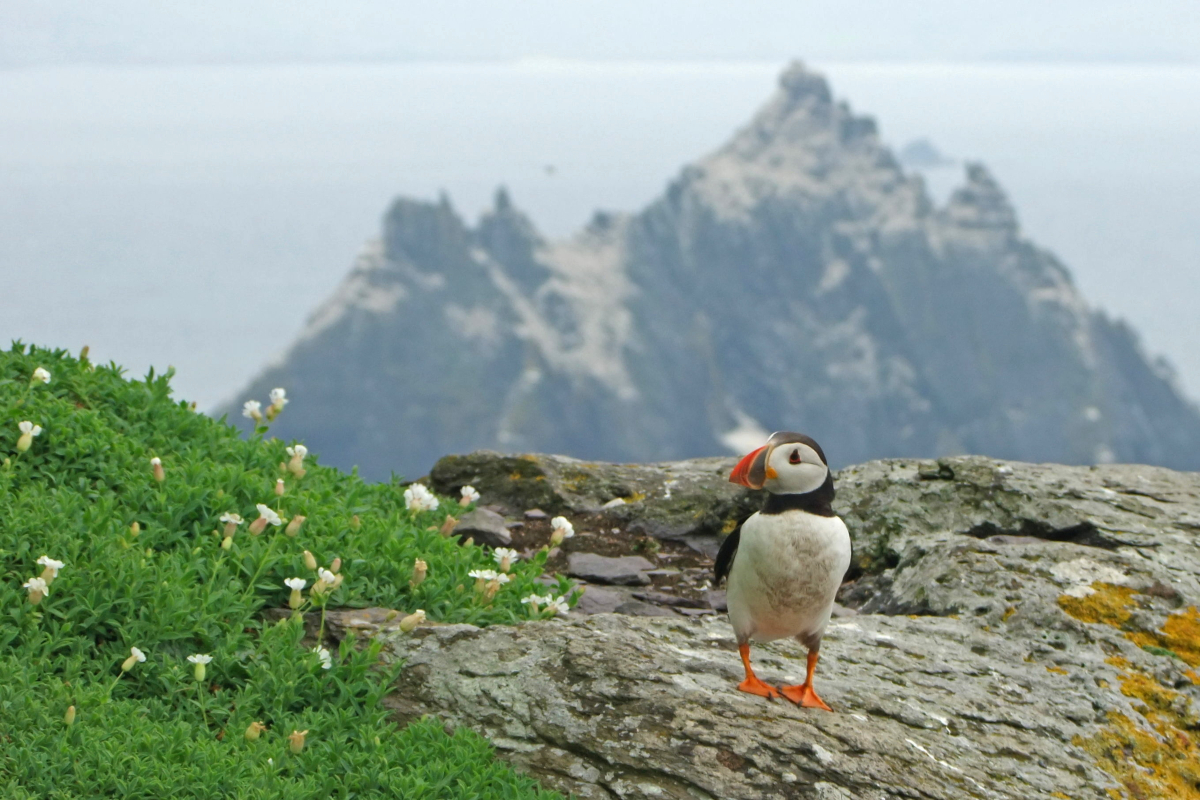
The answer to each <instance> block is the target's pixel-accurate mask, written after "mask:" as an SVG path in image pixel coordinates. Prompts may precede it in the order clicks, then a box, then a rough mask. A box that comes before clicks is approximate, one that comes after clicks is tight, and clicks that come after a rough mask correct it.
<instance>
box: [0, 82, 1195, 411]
mask: <svg viewBox="0 0 1200 800" xmlns="http://www.w3.org/2000/svg"><path fill="white" fill-rule="evenodd" d="M783 66H784V65H783V64H781V63H777V62H770V63H759V62H749V63H747V62H715V63H712V62H694V63H693V62H688V63H671V62H653V63H611V62H590V63H589V62H562V61H517V62H508V63H501V62H489V63H483V62H480V63H379V64H362V63H359V64H323V65H306V66H297V65H279V66H162V67H156V66H113V67H101V66H63V67H38V68H27V69H14V70H8V71H0V341H4V342H5V343H7V341H8V340H9V339H18V338H19V339H22V340H24V341H26V342H31V343H38V344H45V345H52V346H61V347H68V348H71V349H78V348H79V347H81V346H82V345H84V344H88V345H90V346H91V348H92V354H93V358H94V359H100V360H103V361H108V360H114V361H116V362H118V363H120V364H122V365H124V366H126V367H127V368H128V369H129V370H130V372H131V373H132V374H135V375H141V374H144V372H145V370H146V369H147V368H148V367H149V366H151V365H153V366H154V367H155V368H157V369H159V370H161V369H165V368H166V367H167V366H168V365H173V366H175V367H176V369H177V371H178V373H177V378H176V379H175V386H176V389H177V394H178V396H180V397H181V398H184V399H188V400H195V401H197V402H198V403H199V405H200V407H201V408H212V407H213V406H214V405H216V404H217V403H219V402H221V401H223V400H226V399H231V398H233V395H234V394H235V393H236V392H237V391H238V390H239V388H240V386H241V385H243V384H244V383H245V382H246V381H247V380H248V379H249V378H250V377H251V376H252V375H253V374H254V373H255V372H256V371H257V370H258V369H259V368H260V367H261V366H262V365H263V364H264V363H265V362H267V361H269V360H270V359H272V358H273V357H275V356H277V355H278V354H279V353H280V352H281V351H282V350H283V349H284V348H285V347H286V346H287V345H288V343H289V342H290V341H291V339H292V338H293V336H294V335H295V334H296V333H297V332H298V331H299V329H300V328H301V326H302V325H303V322H304V319H305V317H306V316H307V314H308V313H309V312H310V311H311V310H312V309H313V308H314V306H315V305H316V304H317V303H318V302H320V301H321V300H322V299H323V297H324V296H325V295H326V294H328V293H329V292H330V291H331V290H332V289H333V288H334V287H335V286H336V284H337V283H338V281H339V280H340V278H341V277H342V275H343V274H344V273H345V271H346V270H347V268H348V267H349V265H350V263H351V260H352V259H353V257H354V255H355V254H356V252H357V251H358V250H359V248H360V247H361V246H362V244H363V242H364V241H365V240H366V239H368V238H369V237H372V236H374V235H376V234H377V232H378V228H379V220H380V217H381V215H382V213H383V211H384V210H385V208H386V206H387V205H388V203H389V202H390V201H391V199H392V198H394V197H395V196H397V195H412V196H417V197H422V198H434V197H436V196H437V195H438V193H439V192H442V191H444V192H446V193H447V194H448V195H449V196H450V198H451V200H452V201H453V203H454V204H455V206H456V207H457V208H458V209H459V210H460V212H461V213H463V214H464V215H465V216H466V217H467V218H468V220H471V221H473V220H474V219H475V218H476V216H477V215H478V213H479V212H480V211H481V210H482V209H483V208H484V207H485V206H486V205H488V204H489V203H490V199H491V196H492V194H493V192H494V190H495V188H496V187H497V186H498V185H501V184H503V185H505V186H507V187H508V188H509V190H510V191H511V193H512V196H513V198H514V201H515V202H516V203H517V205H518V206H520V207H521V208H522V209H524V210H525V211H526V212H527V213H529V215H530V216H531V217H532V218H533V220H534V221H535V223H536V224H537V226H538V227H539V229H540V230H541V231H542V232H543V233H544V234H546V235H547V236H551V237H559V236H566V235H570V234H571V233H572V232H573V231H575V230H576V229H578V228H579V227H580V226H581V225H582V224H584V223H585V222H586V220H587V219H588V218H589V217H590V216H591V214H592V213H593V212H594V211H595V210H596V209H609V210H631V211H632V210H636V209H638V208H640V207H642V206H643V205H644V204H646V203H647V202H648V201H650V200H651V199H653V198H654V197H655V196H656V195H657V194H658V193H659V192H660V191H661V190H662V189H663V187H664V185H665V184H666V182H667V181H668V180H669V179H670V178H671V177H673V176H674V175H675V174H676V173H677V172H678V170H679V169H680V167H681V166H682V165H683V164H685V163H686V162H688V161H690V160H692V159H694V158H696V157H698V156H700V155H702V154H704V153H707V152H709V151H711V150H712V149H714V148H715V147H717V146H718V145H719V144H721V143H722V142H723V141H724V140H725V139H726V138H727V137H728V136H729V135H730V134H731V133H732V132H733V130H734V129H735V128H737V127H738V126H739V125H741V124H743V123H744V122H745V121H746V120H747V119H748V118H749V117H750V115H751V114H752V113H753V112H754V110H755V109H756V108H757V107H758V106H759V105H760V104H762V103H763V102H764V101H765V99H766V98H767V96H768V95H769V94H770V92H771V91H772V90H773V88H774V85H775V80H776V78H777V76H778V73H779V72H780V70H781V69H782V68H783ZM812 66H813V67H815V68H816V69H819V70H821V71H823V72H824V73H825V74H826V75H828V77H829V78H830V80H831V82H832V85H833V89H834V92H835V94H836V95H837V96H839V97H840V98H843V99H846V100H848V101H849V102H850V104H851V105H852V106H853V107H854V108H855V110H857V111H859V112H861V113H868V114H871V115H873V116H875V117H876V119H877V120H878V121H879V124H880V130H881V134H882V136H883V138H884V139H885V140H886V141H887V142H888V143H889V144H891V145H893V146H895V147H896V148H897V149H898V148H899V147H901V146H903V145H904V144H906V143H907V142H909V141H910V140H913V139H917V138H923V137H927V138H928V139H930V140H931V141H932V142H933V143H934V144H935V145H936V146H937V147H938V148H939V149H940V150H941V151H942V152H943V153H945V154H946V155H948V156H949V157H950V158H952V159H955V160H957V161H962V160H964V159H979V160H982V161H983V162H985V163H986V164H987V165H988V166H989V167H990V168H991V170H992V171H993V172H994V174H995V175H996V176H997V178H998V179H999V181H1000V182H1001V183H1002V185H1003V186H1004V187H1005V188H1006V189H1007V190H1008V192H1009V193H1010V196H1011V197H1012V200H1013V202H1014V204H1015V206H1016V208H1017V210H1018V214H1019V217H1020V219H1021V221H1022V224H1023V226H1024V229H1025V232H1026V234H1027V235H1028V236H1030V237H1031V238H1033V239H1034V240H1035V241H1037V242H1038V243H1039V244H1041V245H1043V246H1045V247H1048V248H1049V249H1051V250H1053V251H1054V252H1055V253H1057V254H1058V255H1059V256H1060V257H1061V258H1062V260H1063V261H1064V262H1065V263H1066V264H1067V265H1068V267H1069V268H1070V269H1071V271H1072V273H1073V274H1074V276H1075V279H1076V280H1077V282H1078V283H1079V284H1080V285H1081V287H1082V288H1083V290H1084V292H1085V294H1086V296H1087V297H1088V298H1089V299H1090V301H1091V302H1092V303H1093V304H1094V305H1095V306H1098V307H1100V308H1103V309H1104V310H1106V311H1107V312H1109V313H1110V314H1112V315H1115V316H1119V317H1123V318H1125V319H1127V320H1128V321H1129V322H1131V323H1132V325H1133V326H1134V327H1135V328H1136V329H1137V330H1138V331H1140V333H1141V334H1142V337H1143V342H1144V344H1145V347H1146V349H1147V350H1148V351H1149V352H1150V353H1151V354H1156V355H1157V354H1161V355H1165V356H1166V357H1167V358H1168V360H1169V361H1170V362H1171V363H1172V364H1173V365H1174V366H1175V367H1176V368H1177V369H1178V371H1179V374H1180V378H1181V383H1182V384H1183V386H1184V388H1185V389H1186V390H1187V391H1188V392H1189V394H1190V395H1191V397H1193V398H1196V397H1200V347H1197V345H1200V314H1198V313H1197V311H1196V309H1197V306H1198V305H1200V269H1197V267H1198V266H1200V148H1198V147H1197V145H1196V142H1197V140H1198V139H1200V67H1197V66H1179V65H1138V64H1099V65H1087V64H1053V65H1038V64H1005V63H987V64H960V63H956V64H912V63H865V62H852V63H819V64H814V65H812ZM960 174H961V168H960V167H952V168H939V169H936V170H933V171H932V172H930V174H929V175H928V180H929V184H930V187H931V190H932V191H933V192H934V193H935V195H936V196H937V197H939V198H944V197H945V195H946V194H947V193H948V191H949V190H950V188H951V186H952V185H953V184H954V183H955V182H957V181H958V180H959V177H960ZM412 346H413V347H421V346H422V343H421V342H413V343H412Z"/></svg>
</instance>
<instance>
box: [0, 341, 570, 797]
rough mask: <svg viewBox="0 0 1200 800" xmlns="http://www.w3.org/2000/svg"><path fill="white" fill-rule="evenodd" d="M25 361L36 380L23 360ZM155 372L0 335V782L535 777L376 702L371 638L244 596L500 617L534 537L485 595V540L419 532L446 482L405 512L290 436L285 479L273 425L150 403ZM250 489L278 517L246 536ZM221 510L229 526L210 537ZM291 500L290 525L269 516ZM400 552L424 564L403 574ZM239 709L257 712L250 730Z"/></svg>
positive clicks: (407, 784)
mask: <svg viewBox="0 0 1200 800" xmlns="http://www.w3.org/2000/svg"><path fill="white" fill-rule="evenodd" d="M39 367H40V368H43V369H45V370H48V371H49V373H50V375H51V380H50V381H49V382H48V383H46V382H43V381H41V380H36V379H34V378H33V376H34V373H35V370H36V369H37V368H39ZM169 377H170V375H169V373H168V375H164V376H158V377H156V376H154V374H153V373H151V375H150V376H148V377H147V379H146V380H144V381H127V380H126V379H125V378H123V377H122V375H121V371H120V370H119V369H118V368H116V367H115V366H108V367H100V366H97V367H93V366H92V365H91V364H89V363H88V361H87V359H86V358H85V357H81V358H79V359H76V358H73V357H71V356H69V355H68V354H66V353H64V352H62V351H48V350H39V349H33V348H27V347H25V346H23V345H21V344H15V345H14V346H13V348H12V350H10V351H8V352H4V351H0V608H2V609H3V611H2V612H0V795H2V796H4V797H11V798H18V799H20V798H92V797H102V796H103V797H121V798H160V797H173V798H204V799H205V800H207V799H208V798H215V797H238V798H264V799H265V798H272V799H274V798H289V799H290V798H297V799H298V798H318V797H319V798H350V797H355V798H383V797H387V798H392V797H404V798H443V797H464V798H466V797H472V798H474V797H480V798H491V797H495V798H547V799H548V798H551V797H557V795H552V794H551V793H548V792H544V791H540V790H539V789H537V788H536V786H535V785H534V784H533V783H532V781H530V780H528V779H526V778H523V777H521V776H519V775H516V774H515V773H514V772H512V770H510V769H509V768H508V767H507V766H505V765H503V764H501V763H498V762H496V761H495V760H494V759H493V758H492V754H491V751H490V748H489V746H488V745H487V743H486V742H485V741H483V740H482V739H480V738H479V737H477V736H475V735H473V734H470V733H467V732H465V731H459V732H457V733H455V734H454V735H452V736H451V735H447V734H446V733H445V732H444V731H443V730H442V727H441V725H440V724H439V723H436V722H435V721H432V720H426V721H422V722H419V723H416V724H413V725H410V726H408V727H407V728H404V729H399V728H397V727H396V726H395V725H393V724H392V723H390V722H389V721H388V719H387V712H386V711H385V710H384V709H383V708H381V705H380V702H379V701H380V699H381V698H382V696H383V695H384V693H385V692H386V689H387V687H388V685H389V683H390V681H391V679H392V677H393V676H394V671H393V670H394V669H395V667H393V666H388V665H383V664H381V663H380V662H379V658H378V656H379V649H378V647H377V646H375V645H374V644H373V643H367V646H365V647H362V646H356V645H355V643H354V642H352V641H347V642H343V643H342V645H341V647H340V648H339V649H338V651H337V652H334V653H331V654H323V653H319V652H317V651H315V650H314V649H313V647H312V645H313V642H311V641H308V642H305V641H303V639H304V630H303V625H302V622H301V620H300V619H299V617H298V616H295V615H293V617H292V618H291V619H285V620H284V621H283V622H280V623H274V624H272V623H267V622H264V621H263V620H262V616H261V612H262V611H263V609H265V608H273V607H286V606H287V605H288V603H289V600H291V599H300V600H302V601H303V604H304V605H303V606H302V607H301V610H312V609H315V608H321V607H322V606H323V605H325V604H328V605H329V606H330V607H334V606H341V607H346V606H350V607H367V606H382V607H387V608H394V609H398V610H401V611H402V612H403V613H406V614H407V613H411V612H413V611H415V610H416V609H418V608H419V609H423V610H424V611H425V612H426V614H427V615H428V618H429V619H430V620H442V621H454V622H472V623H475V624H489V623H503V622H514V621H516V620H518V619H527V618H528V617H529V616H530V608H529V607H528V606H525V605H522V603H521V598H522V597H525V596H527V595H529V594H531V593H533V592H535V591H539V590H543V589H544V587H542V586H541V585H540V584H538V583H536V582H535V579H536V578H537V577H538V576H539V575H540V573H541V567H542V564H543V562H544V559H545V556H544V555H541V556H539V557H538V558H535V559H533V560H532V561H519V562H517V563H516V564H515V565H514V566H513V567H512V571H511V573H510V575H511V578H512V580H511V582H510V583H508V584H506V585H504V586H501V587H497V588H498V591H496V588H493V589H492V591H493V592H494V597H491V598H490V599H489V597H488V594H489V593H488V592H486V591H485V592H480V591H478V590H477V589H476V581H475V580H474V579H473V578H471V577H469V576H468V572H469V571H471V570H474V569H484V568H491V569H494V568H495V567H496V564H495V562H494V561H493V559H492V557H491V554H490V553H489V552H488V551H486V550H485V549H483V548H480V547H475V546H466V547H464V546H460V545H459V544H458V543H457V540H455V539H453V538H447V537H445V536H442V535H441V534H440V533H439V532H438V528H439V527H440V526H441V525H442V523H443V521H444V519H445V517H446V516H447V514H448V513H449V512H450V511H451V510H452V509H454V510H456V509H458V508H459V506H458V503H457V502H456V501H448V500H446V499H445V498H442V499H441V504H440V508H439V509H437V510H432V511H430V510H422V511H417V512H413V511H410V510H408V509H407V508H406V505H405V500H404V497H403V487H402V486H399V485H397V484H394V483H393V484H376V485H371V484H367V483H364V482H363V481H362V480H360V479H359V478H358V477H357V476H355V475H346V474H344V473H341V472H339V471H337V470H335V469H331V468H326V467H321V466H319V465H317V464H316V463H314V462H315V459H314V458H313V457H311V456H310V457H309V458H308V460H307V461H306V462H304V464H303V467H304V469H303V476H302V477H297V475H296V474H294V473H293V472H290V471H287V470H286V467H285V464H287V463H288V462H289V461H291V460H292V456H291V455H289V454H288V453H287V451H286V446H287V444H288V443H285V442H281V441H276V440H272V439H269V438H263V434H264V432H265V428H260V430H259V432H258V433H257V434H256V435H255V436H254V437H253V438H252V439H251V440H250V441H245V440H243V439H241V438H239V436H238V435H237V432H236V431H235V430H234V429H233V428H231V427H229V426H226V425H223V424H221V423H218V422H215V421H213V420H210V419H208V418H206V417H204V416H201V415H199V414H196V413H194V412H192V411H190V410H189V409H188V408H187V406H186V405H185V404H182V403H176V402H173V401H172V400H171V398H170V391H169V386H168V381H169ZM283 413H286V411H284V412H283ZM22 422H30V423H32V426H40V427H41V428H42V430H41V431H40V433H38V434H37V435H31V434H32V432H33V431H36V429H35V428H32V426H29V425H27V426H23V427H24V428H25V429H30V430H28V431H27V430H23V429H22V426H21V425H20V423H22ZM152 458H158V459H161V466H162V472H161V475H160V476H156V474H155V473H156V469H155V467H154V466H152V463H151V459H152ZM296 472H300V470H296ZM158 477H161V478H162V480H161V481H160V480H158ZM280 478H282V479H283V480H284V484H283V489H284V491H283V494H282V495H277V494H276V485H277V481H278V480H279V479H280ZM485 499H486V498H485ZM259 504H263V505H265V506H268V507H269V508H270V509H271V510H272V511H274V512H276V513H278V514H279V515H280V517H282V518H283V520H282V521H283V524H281V525H278V526H275V525H268V526H267V527H266V529H265V530H264V531H263V532H261V534H259V535H252V532H251V530H250V529H251V523H252V522H253V521H254V520H256V519H258V517H259V516H260V514H259V511H258V510H256V507H257V506H258V505H259ZM231 513H232V514H238V515H240V516H241V517H243V518H244V519H245V524H241V525H234V526H232V527H233V528H236V531H235V532H234V533H233V536H232V538H231V539H230V540H229V541H228V542H227V543H226V544H225V545H224V546H223V542H224V541H225V539H224V533H225V532H226V530H227V526H226V524H225V523H224V522H222V521H221V517H222V516H223V515H225V514H231ZM298 516H303V517H305V518H306V519H305V521H303V523H302V524H300V525H299V530H298V531H297V530H296V526H295V525H293V526H291V527H290V528H289V527H288V526H287V521H290V520H295V519H296V518H297V517H298ZM289 533H291V534H294V535H289ZM306 550H307V551H309V552H310V553H311V554H312V556H313V558H314V559H315V562H316V563H317V564H318V566H319V568H321V569H326V570H329V571H330V572H332V573H337V574H338V575H340V578H339V579H338V580H337V581H336V582H335V583H336V584H337V585H336V586H335V587H333V588H332V591H326V592H325V593H324V594H321V593H319V592H317V593H314V591H313V588H314V583H317V582H318V580H319V575H318V573H317V572H316V571H315V570H314V569H312V562H311V561H310V562H309V563H308V564H307V565H306V557H305V551H306ZM42 556H48V557H49V558H51V559H55V560H58V561H62V562H65V566H63V567H62V568H61V570H59V571H58V574H57V576H56V577H53V578H52V579H51V580H50V581H49V585H48V592H47V593H45V594H44V596H43V593H42V592H41V591H40V590H39V585H38V584H37V583H36V581H34V580H32V579H34V578H36V577H38V576H42V577H44V578H51V575H50V573H52V572H53V569H52V568H47V567H46V566H45V565H44V564H39V563H38V560H39V558H40V557H42ZM335 558H340V565H339V564H337V563H335V561H334V560H335ZM416 559H422V560H424V561H425V562H427V564H428V573H427V577H425V579H424V580H423V581H421V582H420V583H419V584H418V585H416V586H415V588H410V582H411V580H412V578H413V568H414V562H415V560H416ZM294 577H299V578H303V579H305V581H306V588H305V589H304V591H303V592H302V593H301V597H300V598H294V596H293V594H292V592H291V590H290V589H289V588H288V587H286V586H285V585H284V580H285V579H288V578H294ZM25 584H29V585H28V586H25ZM565 588H566V587H565V585H561V586H560V589H565ZM35 601H37V602H35ZM541 613H542V615H548V614H549V613H550V612H549V611H542V612H541ZM414 621H415V620H414ZM131 648H138V649H139V650H140V651H141V652H143V653H144V654H145V661H142V662H139V661H137V660H136V658H132V659H131V658H130V656H131ZM190 655H211V657H212V659H211V662H209V663H207V664H206V665H204V666H203V667H201V666H200V665H196V664H194V663H189V661H188V656H190ZM326 660H327V661H328V662H329V665H330V666H329V668H325V667H324V662H325V661H326ZM69 708H73V709H74V712H73V715H74V719H73V720H72V721H71V722H68V719H67V717H68V716H69V712H68V709H69ZM256 722H260V723H262V724H263V725H265V731H263V732H262V733H261V735H260V736H259V737H258V738H257V739H254V740H252V739H251V738H249V737H247V736H246V735H245V732H246V731H247V729H248V728H250V727H251V725H252V723H256ZM294 731H295V732H300V731H307V735H306V736H303V737H300V736H299V735H298V734H297V735H296V736H292V734H293V732H294ZM297 751H298V752H297Z"/></svg>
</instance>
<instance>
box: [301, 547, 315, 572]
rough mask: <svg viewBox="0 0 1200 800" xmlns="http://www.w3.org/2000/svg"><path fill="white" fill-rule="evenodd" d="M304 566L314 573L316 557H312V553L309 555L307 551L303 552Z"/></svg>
mask: <svg viewBox="0 0 1200 800" xmlns="http://www.w3.org/2000/svg"><path fill="white" fill-rule="evenodd" d="M304 566H306V567H308V568H309V569H311V570H314V571H315V570H316V568H317V559H316V557H315V556H313V554H312V553H310V552H308V551H307V550H305V551H304Z"/></svg>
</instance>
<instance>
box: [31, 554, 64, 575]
mask: <svg viewBox="0 0 1200 800" xmlns="http://www.w3.org/2000/svg"><path fill="white" fill-rule="evenodd" d="M37 563H39V564H41V565H42V566H43V567H45V568H46V570H47V571H49V572H50V573H51V575H50V577H51V578H57V577H58V571H59V570H60V569H62V568H63V567H64V566H66V564H64V563H63V562H62V561H56V560H55V559H53V558H51V557H50V556H42V557H41V558H39V559H38V560H37Z"/></svg>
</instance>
